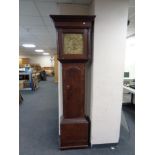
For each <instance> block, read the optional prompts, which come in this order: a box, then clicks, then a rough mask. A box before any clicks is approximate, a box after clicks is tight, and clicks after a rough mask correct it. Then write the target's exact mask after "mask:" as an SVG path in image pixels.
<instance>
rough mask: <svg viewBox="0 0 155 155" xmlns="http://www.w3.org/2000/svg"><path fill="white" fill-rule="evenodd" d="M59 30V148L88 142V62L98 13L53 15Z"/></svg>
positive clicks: (82, 146)
mask: <svg viewBox="0 0 155 155" xmlns="http://www.w3.org/2000/svg"><path fill="white" fill-rule="evenodd" d="M50 17H51V18H52V19H53V21H54V24H55V27H56V30H57V50H58V60H59V61H60V62H61V63H62V83H63V117H62V118H61V123H60V132H61V133H60V148H61V149H69V148H84V147H88V145H89V131H90V120H89V118H88V116H86V115H85V70H86V66H85V64H86V63H87V62H88V61H89V60H90V59H91V57H92V34H93V33H92V32H93V23H94V18H95V16H78V15H76V16H71V15H50Z"/></svg>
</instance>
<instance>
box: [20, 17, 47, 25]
mask: <svg viewBox="0 0 155 155" xmlns="http://www.w3.org/2000/svg"><path fill="white" fill-rule="evenodd" d="M19 24H20V25H22V26H25V27H26V26H28V27H29V26H44V22H43V20H42V19H41V17H39V16H20V17H19Z"/></svg>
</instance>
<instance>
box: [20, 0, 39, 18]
mask: <svg viewBox="0 0 155 155" xmlns="http://www.w3.org/2000/svg"><path fill="white" fill-rule="evenodd" d="M19 14H20V15H29V16H39V13H38V11H37V9H36V7H35V5H34V3H33V1H20V2H19Z"/></svg>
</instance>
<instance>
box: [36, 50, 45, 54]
mask: <svg viewBox="0 0 155 155" xmlns="http://www.w3.org/2000/svg"><path fill="white" fill-rule="evenodd" d="M35 52H38V53H41V52H44V50H43V49H36V50H35Z"/></svg>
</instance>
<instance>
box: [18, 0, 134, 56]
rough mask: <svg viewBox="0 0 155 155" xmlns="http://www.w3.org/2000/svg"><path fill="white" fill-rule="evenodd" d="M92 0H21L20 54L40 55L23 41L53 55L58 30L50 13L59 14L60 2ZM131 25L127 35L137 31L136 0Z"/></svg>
mask: <svg viewBox="0 0 155 155" xmlns="http://www.w3.org/2000/svg"><path fill="white" fill-rule="evenodd" d="M91 1H92V0H20V1H19V26H20V29H19V50H20V55H40V54H41V53H36V52H34V49H33V48H24V47H22V44H23V43H33V44H35V45H36V49H44V51H45V52H49V53H50V55H53V53H54V52H55V48H56V31H55V28H54V25H53V23H52V22H51V20H50V18H49V15H50V14H59V4H61V3H71V4H83V5H89V4H90V3H91ZM129 1H130V2H129V13H128V14H129V15H128V19H129V20H130V25H129V26H128V32H127V36H130V35H133V34H134V33H135V32H134V31H135V0H129Z"/></svg>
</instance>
